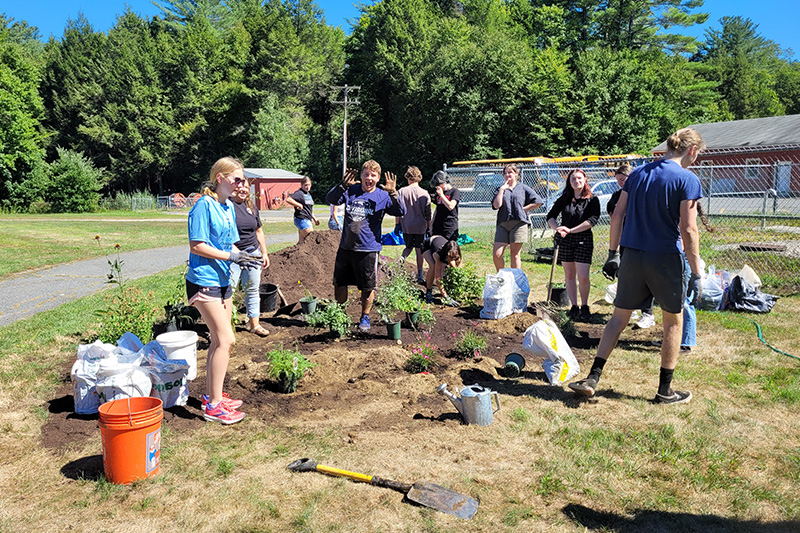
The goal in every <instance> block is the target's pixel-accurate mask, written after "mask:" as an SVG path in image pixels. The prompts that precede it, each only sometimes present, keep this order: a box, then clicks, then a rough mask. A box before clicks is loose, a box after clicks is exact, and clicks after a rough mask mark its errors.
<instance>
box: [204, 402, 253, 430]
mask: <svg viewBox="0 0 800 533" xmlns="http://www.w3.org/2000/svg"><path fill="white" fill-rule="evenodd" d="M244 416H245V414H244V413H242V412H241V411H236V410H235V409H229V408H228V407H227V406H226V405H225V402H219V403H218V404H217V405H214V406H212V405H211V404H210V403H207V404H206V406H205V407H203V418H205V419H206V420H208V421H209V422H219V423H220V424H225V425H229V424H235V423H236V422H241V421H242V420H244Z"/></svg>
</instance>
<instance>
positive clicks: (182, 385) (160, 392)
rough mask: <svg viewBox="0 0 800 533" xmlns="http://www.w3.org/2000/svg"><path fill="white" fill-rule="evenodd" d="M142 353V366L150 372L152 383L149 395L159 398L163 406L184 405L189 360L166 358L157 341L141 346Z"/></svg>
mask: <svg viewBox="0 0 800 533" xmlns="http://www.w3.org/2000/svg"><path fill="white" fill-rule="evenodd" d="M142 354H143V356H144V357H143V361H142V366H143V367H144V368H145V369H146V370H148V372H149V373H150V380H151V381H152V383H153V390H152V391H151V392H150V396H152V397H154V398H159V399H161V401H162V402H164V408H167V407H173V406H175V405H186V402H187V401H188V400H189V384H188V380H187V376H188V373H189V367H190V365H189V362H188V361H185V360H183V359H167V354H166V352H165V351H164V347H163V346H161V344H160V343H158V342H157V341H152V342H148V343H147V344H146V345H145V347H144V348H142Z"/></svg>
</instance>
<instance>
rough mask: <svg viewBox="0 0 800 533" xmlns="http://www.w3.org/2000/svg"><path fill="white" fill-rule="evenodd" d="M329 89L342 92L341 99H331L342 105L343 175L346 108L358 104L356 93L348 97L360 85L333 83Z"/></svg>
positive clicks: (356, 90) (345, 147)
mask: <svg viewBox="0 0 800 533" xmlns="http://www.w3.org/2000/svg"><path fill="white" fill-rule="evenodd" d="M331 89H336V94H337V95H338V94H339V91H343V92H344V99H343V100H333V103H334V104H343V105H344V126H343V127H342V176H344V174H345V172H347V108H348V107H350V106H351V105H358V104H359V101H358V95H357V94H354V95H353V97H350V93H351V92H355V93H357V92H358V91H359V90H360V89H361V86H360V85H343V86H342V85H334V86H332V87H331Z"/></svg>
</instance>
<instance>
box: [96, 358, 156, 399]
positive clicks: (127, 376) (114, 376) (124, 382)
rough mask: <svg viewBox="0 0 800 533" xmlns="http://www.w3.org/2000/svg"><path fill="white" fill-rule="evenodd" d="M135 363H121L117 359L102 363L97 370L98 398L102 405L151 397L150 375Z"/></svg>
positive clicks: (137, 362) (106, 360) (109, 359)
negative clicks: (114, 401) (124, 399)
mask: <svg viewBox="0 0 800 533" xmlns="http://www.w3.org/2000/svg"><path fill="white" fill-rule="evenodd" d="M139 361H140V359H139V360H137V361H135V362H133V363H120V362H119V360H118V359H117V358H116V357H110V358H108V359H103V360H101V361H100V365H99V368H98V369H97V396H98V397H99V399H100V403H105V402H110V401H111V400H119V399H122V398H138V397H140V396H150V391H151V390H152V388H153V384H152V383H151V381H150V373H149V372H148V371H147V370H146V369H144V368H142V367H140V366H139Z"/></svg>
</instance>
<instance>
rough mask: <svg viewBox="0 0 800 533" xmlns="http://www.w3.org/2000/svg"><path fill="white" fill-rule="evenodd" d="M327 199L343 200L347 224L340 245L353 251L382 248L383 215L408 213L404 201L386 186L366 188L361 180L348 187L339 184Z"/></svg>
mask: <svg viewBox="0 0 800 533" xmlns="http://www.w3.org/2000/svg"><path fill="white" fill-rule="evenodd" d="M327 200H328V203H330V204H334V205H341V204H344V224H343V228H342V240H341V241H340V242H339V248H341V249H343V250H351V251H354V252H380V251H381V250H382V249H383V247H382V246H381V223H382V222H383V216H384V215H391V216H396V217H401V216H403V215H405V214H406V210H405V207H403V203H402V202H400V200H399V198H398V199H396V200H395V199H392V197H391V196H389V193H387V192H386V191H384V190H383V189H377V188H376V189H375V190H374V191H372V192H364V190H363V189H362V188H361V184H360V183H356V184H355V185H352V186H350V188H348V189H347V190H344V188H343V187H342V186H341V185H337V186H336V187H334V188H333V189H331V190H330V192H328V196H327Z"/></svg>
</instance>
